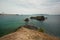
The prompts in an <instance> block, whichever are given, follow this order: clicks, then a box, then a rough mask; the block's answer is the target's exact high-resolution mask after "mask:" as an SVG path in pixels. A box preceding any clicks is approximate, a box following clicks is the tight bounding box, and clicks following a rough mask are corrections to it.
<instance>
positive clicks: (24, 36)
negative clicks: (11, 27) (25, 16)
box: [0, 25, 60, 40]
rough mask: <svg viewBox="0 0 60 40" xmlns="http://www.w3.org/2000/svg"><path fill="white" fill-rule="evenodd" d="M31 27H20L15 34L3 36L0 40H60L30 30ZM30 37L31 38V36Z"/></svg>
mask: <svg viewBox="0 0 60 40" xmlns="http://www.w3.org/2000/svg"><path fill="white" fill-rule="evenodd" d="M31 27H32V26H31V25H26V26H21V27H20V28H18V29H17V30H16V31H15V32H13V33H10V34H8V35H5V36H3V37H1V38H0V40H30V39H32V40H33V39H34V40H37V39H38V40H60V39H59V38H57V37H55V36H51V35H48V34H45V33H43V32H39V31H37V30H35V29H32V28H31ZM31 35H32V36H31Z"/></svg>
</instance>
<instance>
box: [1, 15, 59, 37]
mask: <svg viewBox="0 0 60 40" xmlns="http://www.w3.org/2000/svg"><path fill="white" fill-rule="evenodd" d="M31 16H34V15H20V16H16V15H15V16H12V15H11V16H10V15H9V16H8V15H7V16H6V15H5V16H3V15H0V36H3V35H6V34H8V33H11V32H13V31H15V30H16V29H17V28H18V27H19V26H22V25H25V22H24V19H25V18H29V17H31ZM35 16H36V15H35ZM28 24H29V25H34V26H36V27H37V28H40V27H42V28H44V30H45V33H47V34H50V35H54V36H58V37H60V16H52V15H49V16H47V19H46V20H45V21H43V22H41V21H37V20H31V19H30V21H29V23H28Z"/></svg>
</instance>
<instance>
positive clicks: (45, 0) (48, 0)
mask: <svg viewBox="0 0 60 40" xmlns="http://www.w3.org/2000/svg"><path fill="white" fill-rule="evenodd" d="M0 12H5V13H7V14H59V13H60V0H0Z"/></svg>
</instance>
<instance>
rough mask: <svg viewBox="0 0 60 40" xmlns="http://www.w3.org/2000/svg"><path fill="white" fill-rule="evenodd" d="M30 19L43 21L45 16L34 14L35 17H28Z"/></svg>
mask: <svg viewBox="0 0 60 40" xmlns="http://www.w3.org/2000/svg"><path fill="white" fill-rule="evenodd" d="M30 19H36V20H39V21H44V20H45V19H46V18H45V17H44V16H36V17H30Z"/></svg>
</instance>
